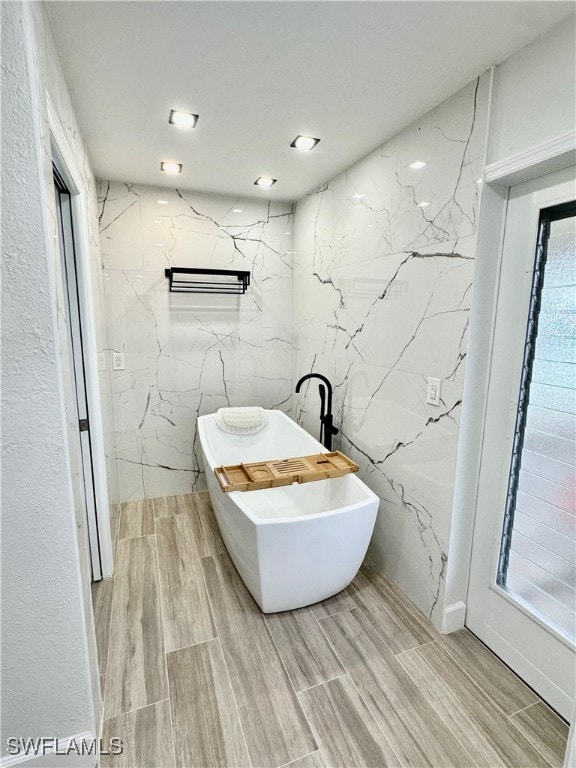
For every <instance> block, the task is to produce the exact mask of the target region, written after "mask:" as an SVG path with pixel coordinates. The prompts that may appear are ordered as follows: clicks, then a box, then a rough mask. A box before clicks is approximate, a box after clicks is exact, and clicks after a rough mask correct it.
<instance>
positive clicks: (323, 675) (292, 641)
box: [266, 608, 345, 691]
mask: <svg viewBox="0 0 576 768" xmlns="http://www.w3.org/2000/svg"><path fill="white" fill-rule="evenodd" d="M266 623H267V624H268V627H269V629H270V633H271V634H272V639H273V640H274V643H275V645H276V648H277V650H278V653H279V654H280V658H281V659H282V661H283V662H284V666H285V667H286V670H287V672H288V674H289V675H290V679H291V680H292V685H293V686H294V688H295V689H296V690H297V691H301V690H303V689H304V688H310V687H311V686H313V685H318V683H325V682H327V681H328V680H333V679H334V678H335V677H340V676H341V675H344V674H345V670H344V669H343V667H342V665H341V664H340V662H339V661H338V659H337V658H336V656H335V655H334V651H333V650H332V648H331V647H330V644H329V643H328V641H327V640H326V638H325V637H324V634H323V633H322V630H321V629H320V627H319V626H318V622H317V621H316V619H315V618H314V616H313V615H312V613H311V612H310V610H309V609H308V608H302V609H300V610H297V611H285V612H283V613H270V614H268V615H267V616H266Z"/></svg>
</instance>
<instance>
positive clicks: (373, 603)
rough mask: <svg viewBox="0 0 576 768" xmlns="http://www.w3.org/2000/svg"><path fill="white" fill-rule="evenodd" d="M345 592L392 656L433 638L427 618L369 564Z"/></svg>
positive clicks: (367, 563)
mask: <svg viewBox="0 0 576 768" xmlns="http://www.w3.org/2000/svg"><path fill="white" fill-rule="evenodd" d="M348 591H349V593H350V594H351V595H352V598H353V599H354V602H355V603H356V607H359V608H361V609H362V610H363V611H364V612H365V613H366V615H367V616H368V618H369V619H370V621H371V622H372V624H374V626H375V627H376V629H377V630H378V631H379V632H380V634H381V635H382V637H383V638H384V640H385V641H386V643H387V645H388V646H389V647H390V649H391V650H392V651H393V652H394V653H400V652H401V651H406V650H408V649H409V648H416V647H417V646H419V645H423V644H424V643H428V642H430V641H431V640H435V639H436V636H437V634H438V633H437V632H436V630H435V629H434V627H433V626H432V624H431V623H430V622H429V621H428V619H426V617H425V616H423V615H422V614H421V613H420V612H419V611H418V610H417V609H416V608H415V607H414V606H412V605H411V604H410V603H409V602H408V600H407V599H406V598H405V597H404V596H403V595H402V593H401V592H400V590H399V589H398V588H397V587H395V586H394V585H393V584H392V583H391V582H389V581H388V579H386V578H385V577H384V576H383V574H381V573H380V571H378V570H377V569H376V568H375V567H374V566H373V565H372V564H371V563H370V562H365V563H364V565H363V566H362V568H361V569H360V572H359V573H358V575H357V576H356V578H355V579H354V581H353V582H352V584H350V586H349V587H348Z"/></svg>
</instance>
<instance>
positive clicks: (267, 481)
mask: <svg viewBox="0 0 576 768" xmlns="http://www.w3.org/2000/svg"><path fill="white" fill-rule="evenodd" d="M350 472H358V464H355V463H354V462H353V461H352V460H351V459H349V458H348V457H347V456H344V454H343V453H340V451H332V452H330V453H315V454H314V455H313V456H296V457H294V458H293V459H282V460H281V461H280V460H279V461H256V462H254V463H252V464H230V465H228V466H226V467H216V468H215V469H214V474H215V475H216V477H217V478H218V482H219V483H220V486H221V487H222V490H223V491H224V492H225V493H230V492H231V491H261V490H263V489H264V488H278V487H279V486H281V485H292V483H311V482H314V480H327V479H328V478H330V477H342V475H347V474H349V473H350Z"/></svg>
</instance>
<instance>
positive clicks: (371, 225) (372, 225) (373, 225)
mask: <svg viewBox="0 0 576 768" xmlns="http://www.w3.org/2000/svg"><path fill="white" fill-rule="evenodd" d="M368 226H369V227H375V226H376V224H368Z"/></svg>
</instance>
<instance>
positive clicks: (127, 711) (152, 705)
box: [103, 699, 170, 723]
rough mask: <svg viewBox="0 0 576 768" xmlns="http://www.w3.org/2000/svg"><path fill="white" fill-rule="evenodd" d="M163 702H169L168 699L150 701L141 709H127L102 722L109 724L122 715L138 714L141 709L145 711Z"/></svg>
mask: <svg viewBox="0 0 576 768" xmlns="http://www.w3.org/2000/svg"><path fill="white" fill-rule="evenodd" d="M165 701H170V699H159V700H158V701H151V702H150V703H149V704H143V705H142V706H141V707H136V708H135V709H127V710H126V712H118V714H117V715H112V717H107V718H106V720H104V721H103V722H105V723H109V722H110V720H116V718H117V717H124V715H131V714H133V713H134V712H140V710H142V709H147V708H148V707H155V706H156V705H157V704H163V703H164V702H165Z"/></svg>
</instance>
